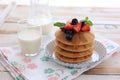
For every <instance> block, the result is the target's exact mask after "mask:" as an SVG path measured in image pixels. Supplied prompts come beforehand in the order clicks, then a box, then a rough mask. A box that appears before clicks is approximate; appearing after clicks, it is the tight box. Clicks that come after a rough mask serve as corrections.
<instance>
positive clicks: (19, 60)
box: [0, 38, 119, 80]
mask: <svg viewBox="0 0 120 80" xmlns="http://www.w3.org/2000/svg"><path fill="white" fill-rule="evenodd" d="M97 40H98V41H99V42H100V43H102V44H103V45H104V46H105V48H106V50H107V55H106V56H105V58H104V59H106V58H108V57H110V56H111V55H112V54H113V53H114V52H116V51H117V49H118V48H119V45H118V44H116V43H114V42H113V41H110V40H107V39H100V38H98V39H97ZM0 49H1V50H2V52H3V53H4V54H5V55H6V56H7V58H8V60H9V61H10V63H11V64H12V65H14V66H16V67H17V69H18V70H19V71H21V73H22V74H23V75H24V76H26V77H27V78H28V79H29V80H72V79H74V78H76V77H78V76H79V75H80V74H82V73H83V72H84V71H85V70H84V71H82V70H81V69H71V68H67V67H64V66H61V65H59V64H57V63H55V62H54V60H53V59H52V58H50V57H49V56H47V55H45V50H44V48H41V49H40V51H41V52H40V54H39V55H38V56H35V57H25V56H23V55H22V53H21V51H20V49H19V47H18V46H11V47H0ZM101 62H102V61H101ZM99 63H100V62H99Z"/></svg>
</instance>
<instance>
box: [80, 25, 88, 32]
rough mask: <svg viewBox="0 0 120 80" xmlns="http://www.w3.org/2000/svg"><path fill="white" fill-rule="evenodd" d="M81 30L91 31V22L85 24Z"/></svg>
mask: <svg viewBox="0 0 120 80" xmlns="http://www.w3.org/2000/svg"><path fill="white" fill-rule="evenodd" d="M81 31H83V32H85V31H90V25H89V24H85V25H84V26H83V27H82V28H81Z"/></svg>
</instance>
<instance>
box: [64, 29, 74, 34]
mask: <svg viewBox="0 0 120 80" xmlns="http://www.w3.org/2000/svg"><path fill="white" fill-rule="evenodd" d="M64 33H66V34H72V33H73V31H72V30H64Z"/></svg>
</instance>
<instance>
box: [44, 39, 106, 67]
mask: <svg viewBox="0 0 120 80" xmlns="http://www.w3.org/2000/svg"><path fill="white" fill-rule="evenodd" d="M53 47H54V41H51V42H50V43H48V44H47V46H46V48H45V51H46V53H47V55H48V56H50V57H51V58H52V59H53V60H54V61H55V62H56V63H58V64H60V65H62V66H65V67H69V68H80V69H89V68H91V67H93V66H95V65H97V64H98V63H100V62H101V61H102V60H103V59H104V57H105V56H106V54H107V53H106V48H105V47H104V46H103V45H102V44H101V43H100V42H99V41H97V40H95V42H94V51H93V55H92V56H91V58H90V59H89V60H88V61H86V62H81V63H77V64H71V63H65V62H62V61H60V60H59V59H57V58H56V57H55V55H54V49H53Z"/></svg>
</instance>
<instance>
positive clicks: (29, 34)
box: [18, 29, 41, 56]
mask: <svg viewBox="0 0 120 80" xmlns="http://www.w3.org/2000/svg"><path fill="white" fill-rule="evenodd" d="M18 39H19V43H20V47H21V51H22V53H23V54H24V55H25V56H35V55H37V54H38V53H39V52H40V44H41V35H40V33H39V31H38V32H37V31H36V30H32V29H25V30H23V31H20V32H19V33H18Z"/></svg>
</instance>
